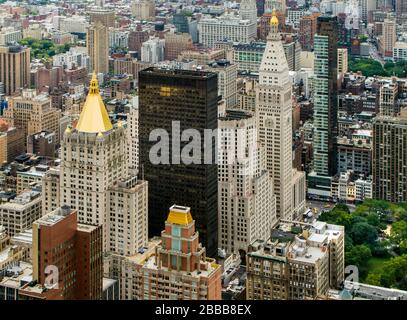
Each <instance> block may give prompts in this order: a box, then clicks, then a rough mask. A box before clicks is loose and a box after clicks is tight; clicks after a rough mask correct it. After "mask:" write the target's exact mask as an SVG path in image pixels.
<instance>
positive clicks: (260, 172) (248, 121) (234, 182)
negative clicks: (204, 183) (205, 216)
mask: <svg viewBox="0 0 407 320" xmlns="http://www.w3.org/2000/svg"><path fill="white" fill-rule="evenodd" d="M255 121H256V119H255V117H253V116H252V115H251V114H250V113H247V112H244V111H240V110H227V111H226V112H225V114H224V115H223V116H221V117H219V120H218V122H219V131H220V137H219V140H220V141H219V160H218V189H219V192H218V199H219V201H218V208H219V209H218V211H219V213H218V215H219V217H218V230H219V240H218V242H219V245H218V247H219V248H221V249H223V250H225V252H226V253H227V254H238V253H244V254H245V253H247V250H248V246H249V244H250V243H251V242H253V241H254V240H255V239H263V240H266V239H267V238H268V236H269V232H270V230H271V228H272V227H273V226H274V225H275V224H276V223H277V215H276V199H275V195H274V191H273V180H272V179H271V177H270V174H269V172H268V170H267V169H266V162H265V160H266V150H265V149H264V148H263V147H262V146H260V145H257V127H256V124H255ZM236 155H237V157H236ZM232 157H235V158H232ZM232 226H233V227H232ZM244 254H243V255H244Z"/></svg>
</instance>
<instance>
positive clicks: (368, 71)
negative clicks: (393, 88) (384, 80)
mask: <svg viewBox="0 0 407 320" xmlns="http://www.w3.org/2000/svg"><path fill="white" fill-rule="evenodd" d="M348 67H349V70H350V71H352V72H357V71H360V72H362V74H363V75H364V76H367V77H372V76H383V77H390V76H392V75H395V76H396V77H400V78H406V77H407V61H404V60H401V61H397V62H396V63H394V62H391V61H389V62H386V63H385V64H384V65H383V66H382V65H381V63H380V62H379V61H377V60H374V59H371V58H351V59H349V63H348Z"/></svg>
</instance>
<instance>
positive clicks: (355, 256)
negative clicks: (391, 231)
mask: <svg viewBox="0 0 407 320" xmlns="http://www.w3.org/2000/svg"><path fill="white" fill-rule="evenodd" d="M371 257H372V252H371V250H370V248H369V247H368V246H366V245H363V244H362V245H357V246H353V247H352V249H350V251H348V252H345V264H346V265H355V266H357V267H358V269H359V275H360V276H361V277H364V276H365V275H366V274H367V262H368V260H369V259H370V258H371Z"/></svg>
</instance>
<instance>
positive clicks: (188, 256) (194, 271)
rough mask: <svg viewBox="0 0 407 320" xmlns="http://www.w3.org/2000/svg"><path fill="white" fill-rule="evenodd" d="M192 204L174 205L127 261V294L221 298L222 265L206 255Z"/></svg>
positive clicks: (145, 297) (153, 297)
mask: <svg viewBox="0 0 407 320" xmlns="http://www.w3.org/2000/svg"><path fill="white" fill-rule="evenodd" d="M199 236H200V234H199V232H197V231H196V230H195V220H193V218H192V215H191V209H190V208H189V207H183V206H178V205H173V206H172V207H171V208H170V212H169V214H168V217H167V219H166V221H165V230H163V231H162V232H161V238H162V241H157V240H156V239H153V240H152V241H150V242H149V245H148V247H147V248H146V250H144V251H143V252H140V253H138V254H136V255H135V256H133V257H128V258H127V259H126V263H125V264H124V268H125V269H124V272H122V274H127V275H128V276H127V277H125V278H123V280H122V281H123V282H125V283H126V286H123V287H124V288H123V290H124V294H122V295H123V296H127V297H128V298H129V299H137V300H220V299H221V274H222V271H221V270H222V268H221V266H220V265H219V264H217V263H216V261H215V259H210V258H207V257H206V252H205V248H204V247H202V245H201V244H200V243H199Z"/></svg>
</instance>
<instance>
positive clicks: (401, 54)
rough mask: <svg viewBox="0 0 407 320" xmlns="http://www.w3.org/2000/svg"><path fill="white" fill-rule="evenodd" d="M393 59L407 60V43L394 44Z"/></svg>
mask: <svg viewBox="0 0 407 320" xmlns="http://www.w3.org/2000/svg"><path fill="white" fill-rule="evenodd" d="M406 3H407V2H406ZM393 59H394V60H395V61H400V60H407V43H406V42H396V43H395V44H394V48H393Z"/></svg>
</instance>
